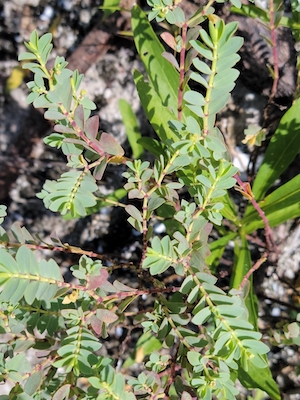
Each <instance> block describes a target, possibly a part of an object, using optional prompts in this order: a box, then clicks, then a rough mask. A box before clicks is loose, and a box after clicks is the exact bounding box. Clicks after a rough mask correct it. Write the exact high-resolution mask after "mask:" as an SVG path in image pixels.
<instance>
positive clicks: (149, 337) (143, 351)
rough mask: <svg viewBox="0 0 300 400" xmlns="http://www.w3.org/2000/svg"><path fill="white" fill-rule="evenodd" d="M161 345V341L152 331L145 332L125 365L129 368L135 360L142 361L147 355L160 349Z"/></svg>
mask: <svg viewBox="0 0 300 400" xmlns="http://www.w3.org/2000/svg"><path fill="white" fill-rule="evenodd" d="M161 347H162V344H161V342H160V341H159V340H158V339H157V338H156V337H155V336H153V333H152V332H151V331H149V332H146V333H143V334H142V335H141V336H140V338H139V339H138V341H137V343H136V346H135V350H134V352H133V354H132V355H131V356H130V357H129V358H127V360H126V361H125V362H124V364H123V367H124V368H129V367H130V366H132V365H133V364H134V363H135V362H138V363H141V362H142V361H143V359H144V357H145V356H147V355H149V354H152V353H153V352H154V351H156V350H160V349H161Z"/></svg>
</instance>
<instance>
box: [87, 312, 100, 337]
mask: <svg viewBox="0 0 300 400" xmlns="http://www.w3.org/2000/svg"><path fill="white" fill-rule="evenodd" d="M90 323H91V326H92V328H93V330H94V331H95V332H96V333H97V335H101V333H102V324H103V321H100V319H99V318H97V317H96V315H93V316H92V317H91V319H90Z"/></svg>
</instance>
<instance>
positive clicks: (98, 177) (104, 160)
mask: <svg viewBox="0 0 300 400" xmlns="http://www.w3.org/2000/svg"><path fill="white" fill-rule="evenodd" d="M107 162H108V158H107V157H102V159H101V162H100V164H99V165H97V167H96V168H95V169H94V171H93V176H94V178H95V179H96V180H97V181H100V180H101V179H102V176H103V174H104V171H105V169H106V166H107Z"/></svg>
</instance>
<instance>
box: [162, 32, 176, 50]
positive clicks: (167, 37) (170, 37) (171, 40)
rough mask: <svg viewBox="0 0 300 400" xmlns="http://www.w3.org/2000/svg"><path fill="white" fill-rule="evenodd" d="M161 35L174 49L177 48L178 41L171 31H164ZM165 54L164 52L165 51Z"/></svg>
mask: <svg viewBox="0 0 300 400" xmlns="http://www.w3.org/2000/svg"><path fill="white" fill-rule="evenodd" d="M160 37H161V38H162V40H163V41H164V42H165V43H166V44H167V45H168V46H169V47H171V49H172V50H175V46H176V42H175V38H174V36H173V35H172V34H171V33H170V32H163V33H162V34H161V35H160ZM163 54H164V53H163Z"/></svg>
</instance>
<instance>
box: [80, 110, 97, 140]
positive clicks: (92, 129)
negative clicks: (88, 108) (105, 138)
mask: <svg viewBox="0 0 300 400" xmlns="http://www.w3.org/2000/svg"><path fill="white" fill-rule="evenodd" d="M84 130H85V133H86V135H87V137H88V138H89V139H91V140H93V139H96V136H97V134H98V131H99V117H98V115H93V116H92V117H91V118H89V119H88V120H87V121H86V122H85V126H84Z"/></svg>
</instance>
